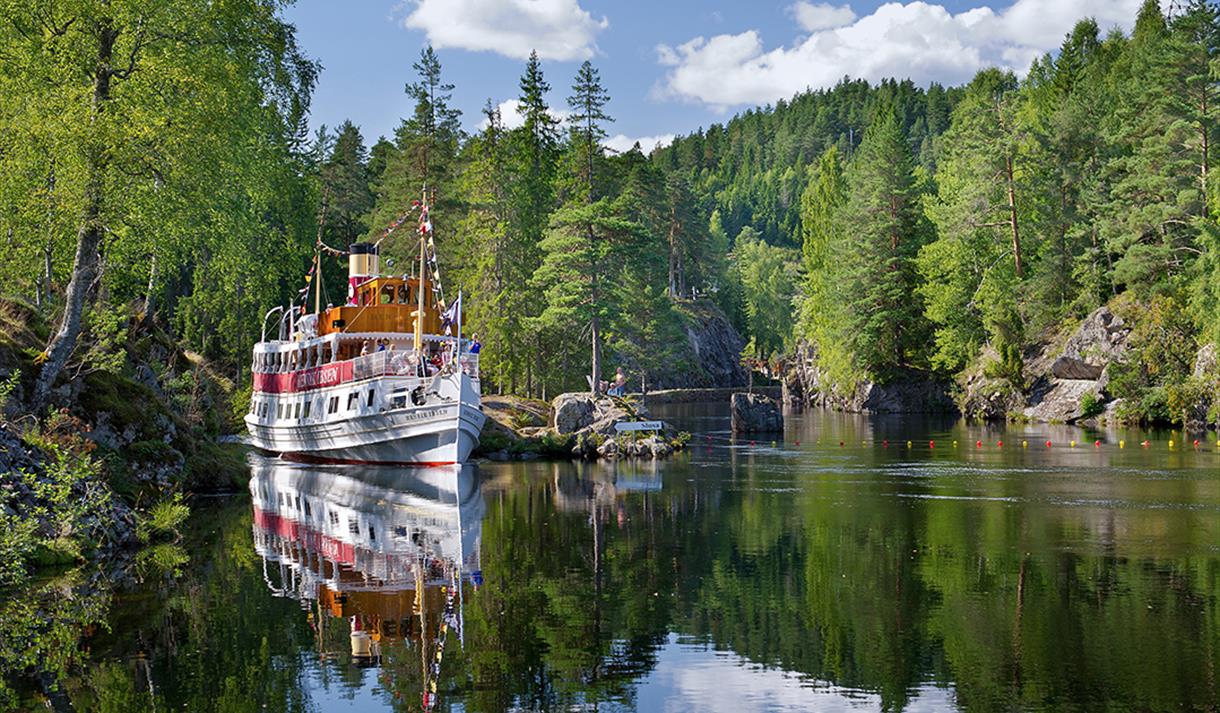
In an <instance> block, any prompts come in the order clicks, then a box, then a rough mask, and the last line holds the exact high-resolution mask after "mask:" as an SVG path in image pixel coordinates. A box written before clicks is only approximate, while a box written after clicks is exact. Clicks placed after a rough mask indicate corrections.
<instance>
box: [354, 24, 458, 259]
mask: <svg viewBox="0 0 1220 713" xmlns="http://www.w3.org/2000/svg"><path fill="white" fill-rule="evenodd" d="M412 68H413V69H414V70H415V72H416V75H417V77H418V79H417V81H415V82H412V83H409V84H407V85H406V89H405V92H406V94H407V96H409V97H411V98H412V99H413V100H415V108H414V110H413V112H412V114H411V116H410V117H409V118H406V119H404V120H403V121H402V123H401V124H400V125H399V127H398V129H397V130H396V131H395V132H394V151H392V152H391V153H390V154H389V155H388V156H387V157H386V164H385V170H384V172H383V173H382V174H381V180H380V181H379V182H378V185H377V201H376V204H375V206H374V208H373V210H372V213H371V215H370V218H369V229H370V237H371V238H377V237H380V235H381V233H382V230H384V228H385V227H386V226H387V225H389V224H391V223H392V222H394V221H395V220H396V219H398V218H399V217H401V216H402V215H404V214H405V213H406V212H407V211H409V210H410V208H411V205H412V204H413V203H414V202H415V201H418V200H419V199H420V197H421V196H422V195H423V191H424V189H425V187H426V188H427V190H428V199H429V201H430V203H431V204H432V205H433V206H434V207H435V208H436V212H435V215H434V216H433V218H432V224H433V230H434V231H435V233H436V235H437V239H438V240H441V241H443V240H444V239H445V237H446V236H447V235H450V234H451V232H452V231H450V230H449V226H450V225H451V224H452V222H456V216H457V215H458V214H459V213H460V207H461V201H460V200H459V198H460V196H459V194H458V192H457V190H456V189H455V187H454V185H453V182H454V180H455V178H456V175H457V170H458V167H457V157H458V149H459V147H460V143H461V141H462V139H463V134H462V129H461V125H460V123H459V120H460V118H461V112H460V111H458V110H457V109H455V108H453V107H452V106H451V105H450V102H451V101H452V94H453V85H452V84H447V83H445V82H444V81H443V80H442V79H441V64H440V60H439V59H438V58H437V56H436V53H435V52H434V51H433V50H432V47H431V46H428V47H425V48H424V49H423V50H421V52H420V57H419V60H417V61H416V62H415V63H414V64H413V65H412ZM414 249H415V241H414V240H413V238H412V237H411V234H410V232H409V231H399V232H397V233H395V234H394V235H393V236H392V237H391V238H389V239H388V240H387V241H386V243H385V244H384V245H383V247H382V251H383V253H391V254H396V255H397V256H398V257H400V258H405V259H406V260H407V261H408V262H409V261H410V260H411V258H412V255H413V252H414ZM441 257H442V259H443V260H445V261H448V259H449V256H447V255H446V254H445V253H444V252H442V254H441Z"/></svg>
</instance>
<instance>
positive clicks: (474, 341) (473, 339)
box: [468, 332, 483, 354]
mask: <svg viewBox="0 0 1220 713" xmlns="http://www.w3.org/2000/svg"><path fill="white" fill-rule="evenodd" d="M482 348H483V345H482V344H480V343H479V333H478V332H475V333H474V334H472V335H471V336H470V349H469V350H468V351H469V352H470V353H471V354H478V353H479V350H480V349H482Z"/></svg>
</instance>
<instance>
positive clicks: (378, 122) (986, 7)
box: [286, 0, 1140, 149]
mask: <svg viewBox="0 0 1220 713" xmlns="http://www.w3.org/2000/svg"><path fill="white" fill-rule="evenodd" d="M1139 4H1140V2H1139V0H1009V1H1007V2H991V3H985V2H983V1H982V0H975V1H974V2H969V1H966V0H939V2H937V1H936V0H929V1H927V2H891V3H880V2H875V1H873V0H870V1H868V2H854V1H853V2H843V1H842V0H839V1H837V2H836V1H834V0H832V1H831V2H816V1H813V0H787V1H782V2H741V1H740V0H738V1H736V2H728V1H724V0H714V1H713V0H705V1H702V2H700V1H697V0H674V1H669V0H661V1H658V0H653V1H651V2H648V1H643V0H621V1H619V2H613V1H610V0H405V1H399V0H298V1H297V4H296V5H295V6H293V7H291V8H289V10H288V11H287V13H286V15H287V19H288V20H289V21H290V22H292V23H293V24H295V25H296V26H297V31H298V39H299V41H300V42H301V44H302V46H303V47H304V49H305V51H306V52H307V53H309V54H310V56H312V57H314V58H316V59H318V60H320V61H321V62H322V64H323V66H324V70H323V73H322V76H321V79H320V81H319V85H318V88H317V91H316V93H315V96H314V104H313V115H312V124H313V126H314V127H315V128H316V127H317V126H318V125H321V124H326V125H328V126H331V127H334V126H336V125H337V124H339V123H340V122H342V121H343V120H344V119H347V118H350V119H351V120H352V121H354V122H355V123H356V124H358V125H359V126H360V127H361V130H362V132H363V134H364V137H365V140H366V142H368V143H369V144H371V143H372V142H374V141H375V140H376V138H377V137H378V136H379V135H386V136H389V135H390V134H391V133H392V132H393V130H394V127H396V126H397V125H398V123H399V121H400V119H401V117H403V116H406V115H408V114H409V113H410V111H411V102H410V100H409V99H408V98H407V97H406V95H405V94H404V93H403V86H404V85H405V84H406V82H408V81H411V80H412V79H413V71H412V69H411V63H412V62H413V61H415V59H416V58H417V57H418V55H419V51H420V49H421V48H423V47H424V46H426V45H427V44H429V43H431V44H433V45H434V46H435V47H436V48H437V52H438V54H439V56H440V59H441V63H442V66H443V71H444V76H445V78H446V80H447V81H449V82H451V83H453V84H455V85H456V89H455V90H454V102H455V104H456V105H457V107H458V108H459V109H461V110H462V113H463V123H464V124H465V126H466V127H467V129H468V130H476V129H477V127H478V124H479V120H480V118H481V114H480V110H481V109H482V107H483V105H484V104H485V103H486V102H487V100H488V99H491V100H492V101H493V102H495V103H497V104H501V103H503V102H505V101H507V100H511V99H513V98H514V97H515V96H516V95H517V80H518V78H519V76H520V74H521V70H522V68H523V66H524V56H525V55H526V54H527V53H528V51H529V49H530V48H536V49H537V50H538V51H539V53H540V55H541V56H542V58H543V70H544V72H545V73H546V77H547V80H548V81H549V82H550V84H551V86H552V94H551V106H552V108H553V109H556V110H562V109H566V106H565V104H566V101H565V100H566V97H567V95H568V93H569V92H568V87H569V85H570V84H571V79H572V76H573V75H574V74H575V72H576V69H577V67H578V66H579V65H580V62H581V61H582V60H583V59H586V58H588V59H591V60H592V61H593V63H594V64H595V65H596V66H597V67H598V69H599V71H600V72H601V75H602V79H603V82H604V84H605V85H606V87H607V89H608V90H609V92H610V97H611V102H610V105H609V107H608V109H609V113H610V114H611V116H613V117H614V118H615V120H616V121H615V122H614V124H612V125H611V126H610V127H609V133H610V134H611V135H612V139H611V141H610V142H609V143H610V144H611V146H612V147H615V148H625V147H627V146H629V145H630V143H631V142H632V141H633V140H635V139H645V142H644V143H645V148H646V149H647V148H650V147H651V145H653V144H655V143H656V142H657V141H661V142H664V141H665V140H666V139H668V138H669V137H672V135H674V134H679V135H680V134H685V133H689V132H691V131H693V130H694V129H696V128H698V127H700V126H706V125H708V124H710V123H712V122H716V121H723V120H725V119H726V118H728V117H729V116H731V115H732V114H733V113H736V112H738V111H740V110H742V109H744V108H746V107H749V106H754V105H759V104H765V103H769V102H772V101H774V100H775V99H778V98H782V97H787V96H791V95H792V94H794V93H796V92H798V91H800V90H801V89H803V88H805V87H815V88H817V87H821V86H827V85H831V84H833V83H834V82H835V81H836V80H837V79H838V78H840V77H842V76H844V75H850V76H853V77H864V78H866V79H870V80H876V79H879V78H881V77H887V76H902V77H910V78H912V79H914V80H915V81H917V82H919V83H921V84H927V83H928V82H929V81H941V82H945V83H951V84H954V83H960V82H962V81H965V80H968V79H969V77H970V76H972V75H973V74H974V72H976V71H977V70H978V69H980V68H982V67H984V66H989V65H999V66H1004V67H1008V68H1011V69H1013V70H1014V71H1016V72H1018V73H1021V72H1023V71H1024V70H1025V69H1026V68H1027V67H1028V66H1029V62H1030V61H1031V60H1032V59H1033V58H1034V57H1036V56H1038V55H1039V54H1041V53H1043V52H1046V51H1048V50H1053V49H1054V48H1055V47H1056V46H1057V45H1058V44H1059V42H1060V40H1061V39H1062V37H1063V35H1064V33H1065V32H1067V31H1068V30H1069V29H1071V26H1072V25H1073V24H1074V23H1075V21H1076V20H1077V19H1079V18H1081V17H1085V16H1092V17H1094V18H1096V19H1097V20H1098V22H1099V24H1101V26H1102V28H1103V30H1105V29H1108V28H1110V27H1114V26H1119V27H1122V28H1123V29H1129V27H1130V25H1131V23H1132V21H1133V20H1134V16H1135V12H1136V10H1137V9H1138V6H1139ZM503 109H504V113H505V120H506V121H507V122H509V123H510V124H511V122H512V120H513V116H512V114H513V113H514V112H513V111H512V107H511V105H508V104H504V105H503Z"/></svg>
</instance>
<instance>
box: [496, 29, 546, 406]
mask: <svg viewBox="0 0 1220 713" xmlns="http://www.w3.org/2000/svg"><path fill="white" fill-rule="evenodd" d="M519 88H520V94H519V96H518V100H519V102H520V104H519V105H518V107H517V112H518V114H519V115H520V117H521V119H522V122H523V123H522V126H521V127H519V128H517V129H515V130H513V131H512V132H510V134H509V135H508V137H507V146H508V154H509V156H508V161H509V162H510V164H511V168H510V170H509V171H508V175H507V176H506V179H507V189H508V194H509V197H508V200H509V211H508V220H509V232H508V235H507V237H506V245H505V251H506V259H505V283H506V285H508V286H509V289H507V290H505V291H504V292H503V293H502V294H501V296H500V299H499V301H498V302H497V306H498V307H497V308H498V310H499V313H500V314H501V315H502V316H503V319H504V321H505V327H504V328H505V330H506V334H515V335H516V336H515V338H513V339H512V340H511V341H510V343H509V344H507V345H505V360H506V363H505V368H504V374H505V378H507V379H509V380H510V383H511V384H514V385H515V384H516V383H522V384H523V385H524V388H525V391H526V392H528V393H532V392H534V390H535V387H536V385H537V383H536V382H537V381H538V378H537V377H540V376H541V374H542V372H544V371H545V368H546V361H545V359H544V358H543V350H542V349H541V343H540V341H539V340H540V335H538V334H537V333H535V332H534V331H532V330H531V328H530V325H531V324H533V319H534V318H535V317H537V316H538V314H539V313H540V312H541V305H540V303H539V300H537V299H532V298H531V295H530V291H529V290H527V289H525V287H524V286H525V285H526V284H527V283H528V282H529V280H530V278H531V276H532V275H533V274H534V272H535V271H536V270H537V269H538V266H539V265H540V264H541V262H542V255H541V252H540V250H539V244H540V243H541V241H542V238H543V237H544V235H545V234H546V229H547V224H548V222H549V221H550V216H551V212H552V211H553V210H554V209H555V188H554V184H555V173H556V164H557V161H558V156H559V122H558V120H557V119H555V117H554V116H553V115H552V114H551V111H550V108H549V107H548V106H547V103H546V94H547V92H549V91H550V85H549V84H547V82H546V79H545V78H544V76H543V73H542V65H541V62H539V60H538V55H537V53H530V58H529V61H528V62H527V63H526V67H525V72H524V74H522V76H521V80H520V82H519Z"/></svg>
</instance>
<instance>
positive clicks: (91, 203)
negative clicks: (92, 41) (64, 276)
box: [34, 20, 118, 411]
mask: <svg viewBox="0 0 1220 713" xmlns="http://www.w3.org/2000/svg"><path fill="white" fill-rule="evenodd" d="M117 37H118V32H117V31H116V30H114V29H113V28H112V25H111V23H110V22H109V21H108V20H101V21H100V22H99V23H98V35H97V38H98V45H97V69H96V72H95V74H94V78H93V100H92V111H91V114H90V117H89V119H90V122H91V123H92V124H96V123H97V120H98V117H99V116H100V115H101V113H102V112H103V111H104V110H105V106H106V102H107V101H109V100H110V79H111V77H112V76H113V73H114V69H113V67H111V64H110V62H111V58H112V55H113V53H114V41H115V39H116V38H117ZM90 140H91V141H94V142H96V141H97V139H96V138H94V139H90ZM106 161H107V152H106V150H105V149H104V147H103V146H101V145H99V144H97V143H93V145H92V146H90V148H89V150H88V151H87V153H86V162H87V163H86V167H87V171H88V182H87V183H86V185H85V210H84V215H83V216H82V218H81V224H80V228H79V230H78V231H77V234H76V255H75V257H74V258H73V260H72V278H71V279H70V280H69V281H68V291H67V294H66V295H65V298H64V315H63V319H62V320H61V322H60V325H59V331H58V332H56V334H55V336H54V337H53V338H52V340H51V344H50V345H49V346H48V347H47V351H46V362H45V363H44V364H43V366H42V373H40V374H39V375H38V381H37V383H36V384H35V385H34V409H35V411H40V410H42V408H43V407H44V406H45V405H46V399H47V395H48V394H49V393H50V391H51V386H52V385H54V383H55V380H56V379H57V378H59V373H60V372H61V371H63V368H64V365H65V364H67V363H68V357H70V356H71V355H72V351H73V350H74V349H76V340H77V338H78V337H80V328H81V317H82V316H83V315H84V312H85V303H86V300H87V298H88V295H89V292H90V290H91V288H92V287H93V281H94V278H95V277H96V274H97V262H98V256H99V252H98V248H99V247H100V246H101V243H102V200H103V197H104V196H103V191H104V188H103V184H104V174H105V171H106Z"/></svg>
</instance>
